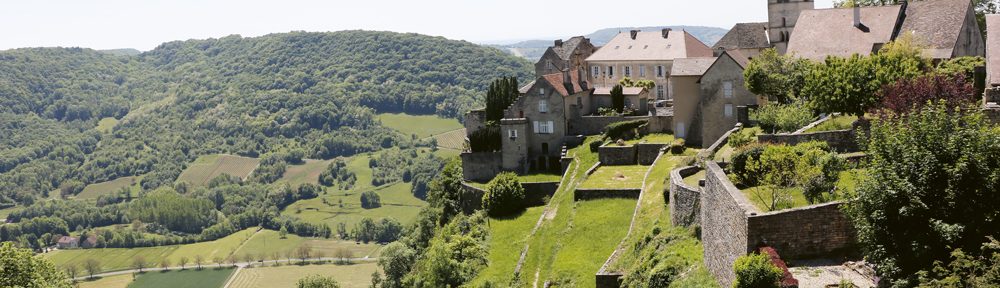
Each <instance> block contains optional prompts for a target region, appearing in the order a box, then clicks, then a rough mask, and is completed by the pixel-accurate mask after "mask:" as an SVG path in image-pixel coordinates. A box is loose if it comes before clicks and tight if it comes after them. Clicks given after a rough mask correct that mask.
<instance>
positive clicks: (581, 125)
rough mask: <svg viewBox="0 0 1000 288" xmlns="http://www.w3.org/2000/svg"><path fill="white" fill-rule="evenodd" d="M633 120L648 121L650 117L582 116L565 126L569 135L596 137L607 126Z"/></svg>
mask: <svg viewBox="0 0 1000 288" xmlns="http://www.w3.org/2000/svg"><path fill="white" fill-rule="evenodd" d="M633 120H647V121H648V120H650V116H629V117H622V116H582V117H579V118H573V119H569V121H567V124H568V125H569V128H568V130H569V133H568V134H570V135H597V134H601V133H603V132H604V127H607V126H608V124H611V123H615V122H622V121H633Z"/></svg>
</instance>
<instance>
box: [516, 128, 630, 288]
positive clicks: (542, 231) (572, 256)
mask: <svg viewBox="0 0 1000 288" xmlns="http://www.w3.org/2000/svg"><path fill="white" fill-rule="evenodd" d="M593 140H594V139H588V142H589V141H593ZM587 147H589V146H588V145H586V144H584V145H581V146H580V147H577V148H574V149H573V150H571V151H570V153H571V155H575V157H576V158H577V160H576V161H575V162H574V164H572V165H571V166H570V171H571V172H570V173H572V171H575V172H576V178H575V179H572V180H570V179H566V182H565V183H563V185H561V186H560V188H559V191H557V192H556V194H555V195H554V196H553V198H552V202H551V203H550V204H549V209H550V212H549V214H548V215H547V216H546V219H545V220H544V222H543V223H542V226H541V227H539V230H538V231H537V232H536V233H535V234H534V235H532V236H531V237H529V239H528V240H527V244H528V247H529V249H528V255H527V257H526V259H525V263H524V266H523V268H522V271H521V277H520V279H519V282H518V283H517V285H516V286H520V287H525V286H527V287H531V286H534V285H539V286H540V285H542V283H544V282H545V281H546V280H564V281H569V282H572V283H573V285H575V286H578V287H593V286H594V285H595V284H594V273H595V272H597V269H598V268H599V267H600V266H601V264H603V262H604V261H605V260H606V259H607V257H608V256H609V255H610V254H611V251H612V250H613V249H614V248H615V247H616V246H617V244H618V242H619V241H621V239H622V237H624V236H625V233H626V230H627V227H628V223H629V220H630V219H631V216H632V210H633V208H634V207H635V201H634V200H623V199H610V200H598V201H586V202H582V203H576V202H574V201H573V190H575V189H576V187H577V186H578V185H579V184H580V182H582V178H583V177H584V176H583V175H584V172H585V171H586V170H587V169H589V168H590V167H591V166H593V165H594V164H595V163H597V155H596V154H595V153H592V152H590V150H589V149H588V148H587ZM536 276H537V277H536Z"/></svg>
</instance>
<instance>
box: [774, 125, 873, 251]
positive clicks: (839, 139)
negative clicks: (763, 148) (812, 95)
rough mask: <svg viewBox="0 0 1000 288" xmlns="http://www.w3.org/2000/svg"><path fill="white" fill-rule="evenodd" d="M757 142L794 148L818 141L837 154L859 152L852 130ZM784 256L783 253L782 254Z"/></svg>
mask: <svg viewBox="0 0 1000 288" xmlns="http://www.w3.org/2000/svg"><path fill="white" fill-rule="evenodd" d="M757 141H758V142H763V143H773V144H785V145H789V146H794V145H797V144H799V143H805V142H811V141H820V142H826V143H827V144H829V145H830V148H831V149H833V150H835V151H837V152H841V153H844V152H856V151H859V150H860V148H859V147H858V142H857V137H856V136H855V134H854V130H853V129H847V130H834V131H822V132H811V133H801V134H794V133H793V134H760V135H757ZM782 254H784V253H782Z"/></svg>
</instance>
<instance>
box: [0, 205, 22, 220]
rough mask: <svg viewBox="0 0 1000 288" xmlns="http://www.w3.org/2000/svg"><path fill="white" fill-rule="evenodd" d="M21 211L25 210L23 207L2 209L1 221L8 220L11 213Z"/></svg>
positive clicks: (0, 212)
mask: <svg viewBox="0 0 1000 288" xmlns="http://www.w3.org/2000/svg"><path fill="white" fill-rule="evenodd" d="M21 209H23V207H21V206H14V207H10V208H4V209H0V219H7V215H10V213H14V211H17V210H21Z"/></svg>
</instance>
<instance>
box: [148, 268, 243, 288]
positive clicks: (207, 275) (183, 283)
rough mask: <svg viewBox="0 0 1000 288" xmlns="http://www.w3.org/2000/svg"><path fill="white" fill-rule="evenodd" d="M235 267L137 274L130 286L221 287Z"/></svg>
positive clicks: (166, 287) (156, 287) (173, 287)
mask: <svg viewBox="0 0 1000 288" xmlns="http://www.w3.org/2000/svg"><path fill="white" fill-rule="evenodd" d="M233 271H235V269H232V268H224V269H215V268H211V269H201V270H195V269H187V270H171V271H166V272H147V273H142V274H139V276H138V277H136V278H135V281H133V282H132V284H129V285H128V287H130V288H160V287H163V288H188V287H190V288H211V287H222V286H223V285H225V284H226V280H227V279H229V275H231V274H233Z"/></svg>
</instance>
